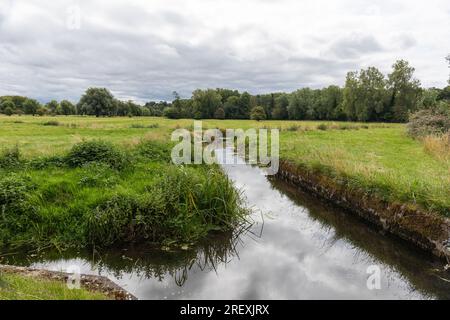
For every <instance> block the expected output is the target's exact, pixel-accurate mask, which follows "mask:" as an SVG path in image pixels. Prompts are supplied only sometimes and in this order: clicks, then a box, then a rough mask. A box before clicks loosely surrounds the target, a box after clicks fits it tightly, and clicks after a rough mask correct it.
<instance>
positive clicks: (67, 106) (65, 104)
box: [59, 100, 76, 116]
mask: <svg viewBox="0 0 450 320" xmlns="http://www.w3.org/2000/svg"><path fill="white" fill-rule="evenodd" d="M59 105H60V107H61V114H63V115H66V116H68V115H70V114H76V108H75V105H74V104H73V103H72V102H70V101H68V100H62V101H61V103H60V104H59Z"/></svg>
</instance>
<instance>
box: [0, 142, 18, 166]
mask: <svg viewBox="0 0 450 320" xmlns="http://www.w3.org/2000/svg"><path fill="white" fill-rule="evenodd" d="M21 164H22V161H21V159H20V150H19V147H18V146H15V147H13V148H10V149H6V150H4V151H3V152H2V154H1V155H0V168H13V167H17V166H19V165H21Z"/></svg>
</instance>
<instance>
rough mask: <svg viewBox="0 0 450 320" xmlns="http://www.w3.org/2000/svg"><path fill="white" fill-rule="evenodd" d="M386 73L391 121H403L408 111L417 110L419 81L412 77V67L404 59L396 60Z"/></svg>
mask: <svg viewBox="0 0 450 320" xmlns="http://www.w3.org/2000/svg"><path fill="white" fill-rule="evenodd" d="M392 68H393V70H392V72H391V73H390V74H389V75H388V89H389V91H390V97H391V98H390V107H391V109H392V113H393V118H392V120H393V121H399V122H405V121H407V120H408V113H409V112H411V111H415V110H417V106H418V103H419V100H420V93H421V89H420V81H419V80H417V79H415V78H414V70H415V69H414V68H413V67H411V66H410V65H409V63H408V62H407V61H405V60H398V61H396V62H395V63H394V64H393V66H392Z"/></svg>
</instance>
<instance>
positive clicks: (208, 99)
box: [192, 89, 222, 119]
mask: <svg viewBox="0 0 450 320" xmlns="http://www.w3.org/2000/svg"><path fill="white" fill-rule="evenodd" d="M192 101H193V102H192V103H193V109H194V115H195V116H196V118H202V119H212V118H214V113H215V112H216V110H217V109H218V108H219V107H221V106H222V97H221V96H220V94H218V93H217V92H216V90H213V89H207V90H200V89H197V90H195V91H194V92H193V94H192Z"/></svg>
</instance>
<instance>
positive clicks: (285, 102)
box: [272, 94, 289, 120]
mask: <svg viewBox="0 0 450 320" xmlns="http://www.w3.org/2000/svg"><path fill="white" fill-rule="evenodd" d="M288 106H289V96H288V95H287V94H282V95H280V96H278V97H277V98H275V108H274V109H273V110H272V118H273V119H276V120H284V119H287V118H288V110H287V108H288Z"/></svg>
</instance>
